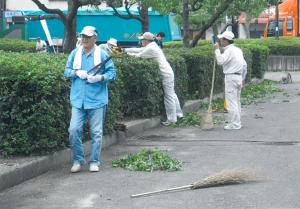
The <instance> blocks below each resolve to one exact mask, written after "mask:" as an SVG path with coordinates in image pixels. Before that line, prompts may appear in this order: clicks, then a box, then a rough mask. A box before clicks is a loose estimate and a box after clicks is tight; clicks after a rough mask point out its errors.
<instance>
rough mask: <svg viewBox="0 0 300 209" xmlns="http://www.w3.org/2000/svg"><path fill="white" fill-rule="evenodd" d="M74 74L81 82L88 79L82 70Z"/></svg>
mask: <svg viewBox="0 0 300 209" xmlns="http://www.w3.org/2000/svg"><path fill="white" fill-rule="evenodd" d="M75 74H76V75H77V76H78V77H79V78H80V79H82V80H84V79H86V78H87V77H88V74H87V72H86V71H84V70H76V71H75Z"/></svg>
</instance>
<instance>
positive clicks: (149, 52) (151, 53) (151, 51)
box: [129, 42, 173, 74]
mask: <svg viewBox="0 0 300 209" xmlns="http://www.w3.org/2000/svg"><path fill="white" fill-rule="evenodd" d="M142 49H143V50H142V52H141V53H140V54H139V57H142V58H153V59H154V60H155V61H156V62H157V63H158V66H159V69H160V70H161V72H162V73H163V74H171V73H173V70H172V68H171V66H170V64H169V62H168V61H167V59H166V57H165V55H164V53H163V51H162V50H161V48H159V46H158V45H157V44H156V43H155V42H151V43H149V44H148V45H147V46H145V47H143V48H142ZM129 51H130V50H129Z"/></svg>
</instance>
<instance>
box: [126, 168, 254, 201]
mask: <svg viewBox="0 0 300 209" xmlns="http://www.w3.org/2000/svg"><path fill="white" fill-rule="evenodd" d="M255 181H258V175H257V172H256V171H255V170H249V169H240V170H239V169H231V170H223V171H221V172H219V173H216V174H213V175H211V176H208V177H206V178H204V179H202V180H200V181H197V182H195V183H193V184H188V185H184V186H180V187H173V188H169V189H162V190H157V191H153V192H146V193H141V194H134V195H131V197H132V198H136V197H143V196H150V195H154V194H161V193H167V192H174V191H183V190H188V189H191V190H194V189H201V188H209V187H216V186H225V185H232V184H243V183H249V182H255Z"/></svg>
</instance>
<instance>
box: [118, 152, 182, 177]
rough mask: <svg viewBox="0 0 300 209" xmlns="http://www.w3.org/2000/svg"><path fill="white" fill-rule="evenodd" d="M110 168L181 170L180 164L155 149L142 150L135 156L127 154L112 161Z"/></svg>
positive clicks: (150, 170) (148, 170) (149, 170)
mask: <svg viewBox="0 0 300 209" xmlns="http://www.w3.org/2000/svg"><path fill="white" fill-rule="evenodd" d="M112 166H113V167H121V168H125V169H128V170H131V171H147V172H152V171H155V170H167V171H177V170H180V169H181V168H182V162H181V161H179V160H176V159H172V158H171V157H170V156H169V155H168V154H167V153H165V152H162V151H160V150H158V149H157V148H156V149H152V150H151V149H143V150H141V151H140V152H138V153H136V154H129V155H127V156H125V157H123V158H121V159H119V160H114V161H113V162H112Z"/></svg>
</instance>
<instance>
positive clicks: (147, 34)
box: [138, 32, 154, 41]
mask: <svg viewBox="0 0 300 209" xmlns="http://www.w3.org/2000/svg"><path fill="white" fill-rule="evenodd" d="M138 38H139V39H141V40H142V39H144V40H149V41H153V40H154V35H153V34H152V33H150V32H145V33H144V34H143V35H141V36H139V37H138Z"/></svg>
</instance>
